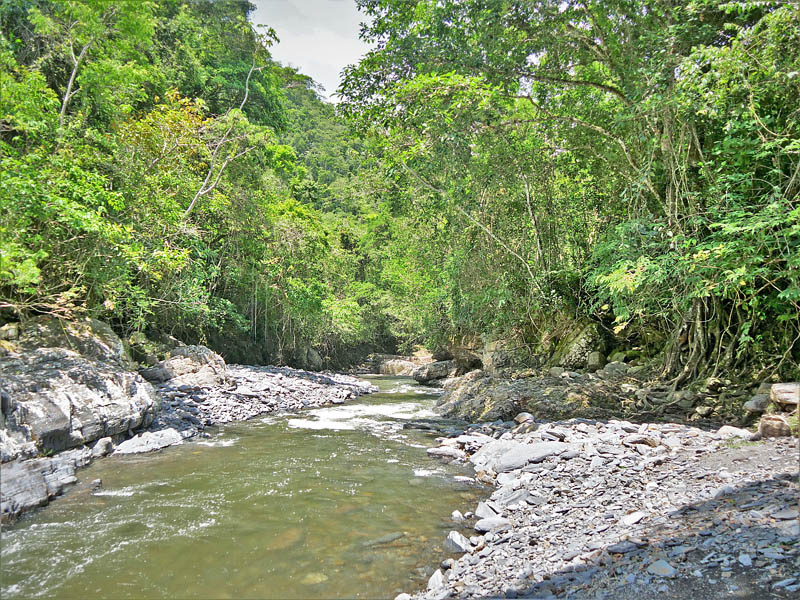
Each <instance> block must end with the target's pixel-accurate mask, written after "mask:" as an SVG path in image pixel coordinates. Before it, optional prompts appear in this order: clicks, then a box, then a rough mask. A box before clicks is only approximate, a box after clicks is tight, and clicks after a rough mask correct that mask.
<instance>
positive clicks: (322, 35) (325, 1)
mask: <svg viewBox="0 0 800 600" xmlns="http://www.w3.org/2000/svg"><path fill="white" fill-rule="evenodd" d="M251 2H252V3H253V4H255V5H256V10H255V11H253V13H252V14H251V15H250V18H251V20H252V22H253V23H254V24H256V25H258V24H264V25H268V26H270V27H272V28H273V29H274V30H275V31H276V32H277V33H278V37H279V38H280V40H281V41H280V43H279V44H275V45H274V46H272V48H270V52H271V53H272V56H273V57H274V58H275V59H276V60H278V61H279V62H281V63H283V64H285V65H291V66H293V67H297V68H298V69H299V70H300V72H301V73H303V74H305V75H308V76H310V77H312V78H313V79H314V80H315V81H316V82H317V83H320V84H322V86H323V87H324V88H325V92H324V94H325V95H326V96H327V97H329V98H330V96H331V95H332V94H333V93H334V92H335V91H336V88H337V87H339V73H340V72H341V71H342V69H343V68H344V67H345V66H346V65H348V64H352V63H355V62H358V59H359V58H360V57H361V56H362V55H363V54H364V53H365V52H366V51H367V46H366V45H365V44H364V43H362V42H361V40H359V39H358V32H359V23H360V22H361V21H362V20H363V19H362V15H361V14H360V13H359V12H358V10H357V9H356V5H355V2H354V1H353V0H251ZM333 100H335V98H333Z"/></svg>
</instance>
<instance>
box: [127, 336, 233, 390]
mask: <svg viewBox="0 0 800 600" xmlns="http://www.w3.org/2000/svg"><path fill="white" fill-rule="evenodd" d="M139 372H140V373H141V375H142V377H144V378H145V379H147V380H148V381H150V382H151V383H157V384H158V383H165V382H169V384H170V386H172V387H173V388H180V387H181V386H186V389H187V390H189V391H191V390H192V389H197V388H203V387H213V386H218V385H221V384H222V383H223V382H224V381H225V375H226V373H225V361H224V360H223V358H222V357H221V356H220V355H219V354H217V353H216V352H213V351H212V350H209V349H208V348H206V347H205V346H179V347H177V348H174V349H173V350H172V351H171V352H170V357H169V358H167V359H166V360H163V361H161V362H159V363H158V364H157V365H155V366H152V367H148V368H146V369H142V370H140V371H139Z"/></svg>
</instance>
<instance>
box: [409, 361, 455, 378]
mask: <svg viewBox="0 0 800 600" xmlns="http://www.w3.org/2000/svg"><path fill="white" fill-rule="evenodd" d="M455 373H456V363H455V361H453V360H440V361H437V362H432V363H428V364H427V365H421V366H419V367H417V368H416V369H414V372H413V374H412V376H413V377H414V379H416V380H417V381H418V382H420V383H428V382H430V381H433V380H434V379H444V378H445V377H449V376H451V375H454V374H455Z"/></svg>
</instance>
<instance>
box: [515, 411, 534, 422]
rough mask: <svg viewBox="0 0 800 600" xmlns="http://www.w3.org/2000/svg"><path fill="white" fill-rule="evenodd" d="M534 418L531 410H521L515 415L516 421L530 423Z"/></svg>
mask: <svg viewBox="0 0 800 600" xmlns="http://www.w3.org/2000/svg"><path fill="white" fill-rule="evenodd" d="M533 420H534V416H533V415H532V414H531V413H529V412H521V413H519V414H518V415H517V416H516V417H514V422H515V423H520V424H522V423H528V422H530V421H533Z"/></svg>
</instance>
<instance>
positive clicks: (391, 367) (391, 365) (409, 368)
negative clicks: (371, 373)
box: [378, 358, 417, 376]
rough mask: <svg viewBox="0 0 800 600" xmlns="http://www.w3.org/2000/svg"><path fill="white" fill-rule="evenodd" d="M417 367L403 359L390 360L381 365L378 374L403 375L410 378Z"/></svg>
mask: <svg viewBox="0 0 800 600" xmlns="http://www.w3.org/2000/svg"><path fill="white" fill-rule="evenodd" d="M416 368H417V365H416V364H415V363H413V362H411V361H410V360H405V359H403V358H390V359H389V360H385V361H383V362H382V363H381V365H380V367H378V372H379V373H380V374H381V375H405V376H410V375H412V374H413V373H414V369H416Z"/></svg>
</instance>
